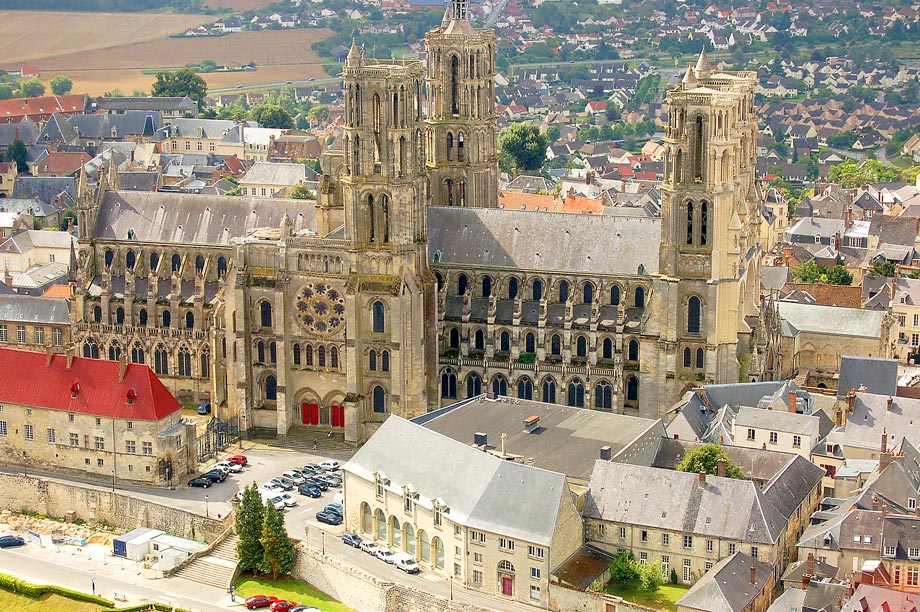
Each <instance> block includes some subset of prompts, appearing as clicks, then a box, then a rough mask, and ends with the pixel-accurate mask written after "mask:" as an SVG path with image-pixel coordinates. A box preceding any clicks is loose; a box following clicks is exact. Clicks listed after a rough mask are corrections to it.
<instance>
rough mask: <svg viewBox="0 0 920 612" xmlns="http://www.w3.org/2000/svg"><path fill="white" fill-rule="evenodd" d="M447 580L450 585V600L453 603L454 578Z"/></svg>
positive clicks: (450, 577)
mask: <svg viewBox="0 0 920 612" xmlns="http://www.w3.org/2000/svg"><path fill="white" fill-rule="evenodd" d="M447 580H448V582H449V584H450V600H451V601H453V600H454V577H453V576H448V577H447Z"/></svg>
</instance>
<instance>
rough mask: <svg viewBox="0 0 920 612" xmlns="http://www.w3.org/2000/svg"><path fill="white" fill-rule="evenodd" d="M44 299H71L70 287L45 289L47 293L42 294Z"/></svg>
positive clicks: (56, 286) (55, 286) (58, 286)
mask: <svg viewBox="0 0 920 612" xmlns="http://www.w3.org/2000/svg"><path fill="white" fill-rule="evenodd" d="M42 297H56V298H69V297H70V285H51V286H50V287H48V288H47V289H45V292H44V293H42Z"/></svg>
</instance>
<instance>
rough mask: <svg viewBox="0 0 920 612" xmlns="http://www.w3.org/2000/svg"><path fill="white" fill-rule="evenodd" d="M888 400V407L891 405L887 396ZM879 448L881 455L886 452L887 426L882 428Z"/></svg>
mask: <svg viewBox="0 0 920 612" xmlns="http://www.w3.org/2000/svg"><path fill="white" fill-rule="evenodd" d="M888 402H889V403H888V407H889V408H890V407H891V398H890V397H889V398H888ZM881 450H882V454H883V455H884V454H885V453H887V452H888V428H887V427H886V428H884V429H882V448H881Z"/></svg>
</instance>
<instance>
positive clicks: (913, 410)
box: [841, 392, 920, 450]
mask: <svg viewBox="0 0 920 612" xmlns="http://www.w3.org/2000/svg"><path fill="white" fill-rule="evenodd" d="M888 397H889V396H887V395H875V394H872V393H860V392H857V393H856V401H855V402H854V406H853V412H851V413H850V415H849V416H848V417H847V422H846V425H845V426H844V429H843V437H842V440H841V443H842V444H847V445H850V446H857V447H862V448H868V449H872V450H878V448H879V446H880V444H881V435H882V431H883V430H887V432H888V435H889V442H888V448H894V447H895V446H896V445H897V444H898V443H899V441H900V439H901V438H902V437H906V438H907V439H908V440H910V443H911V444H913V445H914V446H915V447H916V446H920V400H916V399H911V398H907V397H897V396H895V397H892V398H891V409H889V408H888Z"/></svg>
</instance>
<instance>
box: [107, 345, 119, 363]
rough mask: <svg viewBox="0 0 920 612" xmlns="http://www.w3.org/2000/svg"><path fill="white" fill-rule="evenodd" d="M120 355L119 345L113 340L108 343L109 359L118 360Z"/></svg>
mask: <svg viewBox="0 0 920 612" xmlns="http://www.w3.org/2000/svg"><path fill="white" fill-rule="evenodd" d="M120 357H121V345H120V344H118V342H116V341H115V340H112V342H111V344H109V361H118V359H119V358H120Z"/></svg>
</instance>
